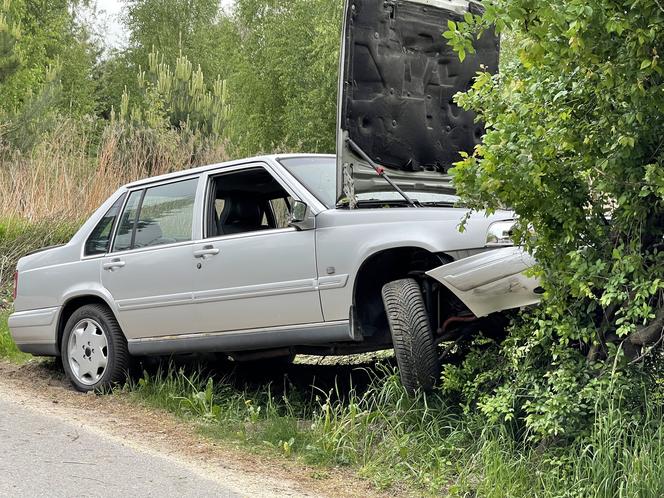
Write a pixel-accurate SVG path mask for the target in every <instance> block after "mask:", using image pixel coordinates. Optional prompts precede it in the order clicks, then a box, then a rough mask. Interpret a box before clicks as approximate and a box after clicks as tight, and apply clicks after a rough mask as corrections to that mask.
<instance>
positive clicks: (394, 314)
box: [382, 278, 440, 394]
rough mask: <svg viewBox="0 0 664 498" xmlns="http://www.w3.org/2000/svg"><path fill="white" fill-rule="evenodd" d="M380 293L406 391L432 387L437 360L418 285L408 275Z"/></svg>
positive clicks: (435, 376)
mask: <svg viewBox="0 0 664 498" xmlns="http://www.w3.org/2000/svg"><path fill="white" fill-rule="evenodd" d="M382 294H383V304H384V305H385V312H386V313H387V320H388V323H389V326H390V332H391V333H392V343H393V345H394V354H395V356H396V358H397V364H398V365H399V373H400V376H401V383H402V384H403V386H404V388H405V389H406V391H407V392H408V393H409V394H415V393H416V392H417V391H418V390H421V391H425V392H430V391H432V390H433V389H434V387H436V384H437V382H438V377H439V375H440V364H439V362H438V354H437V351H436V343H435V342H434V337H433V333H432V331H431V324H430V323H429V315H428V314H427V310H426V308H425V307H424V299H423V298H422V291H421V289H420V286H419V285H418V283H417V281H416V280H414V279H412V278H406V279H403V280H395V281H394V282H389V283H387V284H385V286H384V287H383V292H382Z"/></svg>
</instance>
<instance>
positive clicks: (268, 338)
mask: <svg viewBox="0 0 664 498" xmlns="http://www.w3.org/2000/svg"><path fill="white" fill-rule="evenodd" d="M353 340H354V338H353V334H352V332H351V329H350V324H349V322H348V321H347V320H343V321H338V322H328V323H314V324H305V325H292V326H285V327H275V328H262V329H249V330H238V331H231V332H219V333H213V334H186V335H178V336H168V337H158V338H149V339H137V340H133V341H129V343H128V346H129V352H130V353H131V354H133V355H166V354H179V353H197V352H212V351H218V352H226V353H228V352H233V351H251V350H257V349H272V348H279V347H286V346H313V345H317V344H326V343H330V342H344V341H353Z"/></svg>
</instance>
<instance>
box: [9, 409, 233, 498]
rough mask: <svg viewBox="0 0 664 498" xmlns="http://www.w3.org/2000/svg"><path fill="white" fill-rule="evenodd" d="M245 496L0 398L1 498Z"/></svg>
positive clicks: (78, 424)
mask: <svg viewBox="0 0 664 498" xmlns="http://www.w3.org/2000/svg"><path fill="white" fill-rule="evenodd" d="M23 496H26V497H41V496H43V497H49V498H55V497H71V496H86V497H105V496H113V497H117V496H126V497H131V496H140V497H150V496H154V497H170V496H174V497H189V496H191V497H207V496H210V497H212V496H214V497H230V496H241V495H240V494H237V493H236V492H234V491H233V490H231V489H230V488H228V487H226V486H225V485H224V484H223V483H221V482H218V481H215V480H212V479H209V478H207V477H206V476H205V475H201V473H198V472H196V471H195V470H192V469H190V468H188V467H186V466H184V465H183V464H181V463H179V462H177V461H174V460H172V459H169V458H165V457H161V456H157V455H154V454H151V453H147V452H142V451H141V450H139V449H135V448H133V447H130V446H128V445H124V444H123V443H122V442H121V441H118V440H115V439H112V438H110V437H108V436H106V435H104V434H103V433H100V432H99V431H95V430H92V429H89V428H86V426H85V424H84V423H81V422H70V421H66V420H62V418H59V417H57V416H55V415H51V414H48V413H43V412H42V413H40V412H38V411H36V410H34V409H31V408H27V407H25V406H23V405H22V404H19V403H18V402H16V401H14V400H12V399H7V398H5V397H0V497H23Z"/></svg>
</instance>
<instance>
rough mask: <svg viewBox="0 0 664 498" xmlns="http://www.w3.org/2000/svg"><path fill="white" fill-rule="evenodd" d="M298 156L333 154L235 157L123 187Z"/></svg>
mask: <svg viewBox="0 0 664 498" xmlns="http://www.w3.org/2000/svg"><path fill="white" fill-rule="evenodd" d="M299 157H319V158H324V157H325V158H334V157H335V156H334V154H269V155H262V156H254V157H247V158H245V159H236V160H233V161H225V162H222V163H215V164H208V165H206V166H199V167H197V168H190V169H185V170H181V171H174V172H173V173H168V174H166V175H159V176H153V177H150V178H143V179H141V180H137V181H135V182H131V183H128V184H126V185H124V188H134V187H139V186H141V185H145V184H149V183H153V182H159V181H162V180H170V179H174V178H179V177H181V176H189V175H195V174H200V173H205V172H206V171H209V170H213V169H218V168H226V167H231V166H238V165H241V164H248V163H256V162H270V163H273V162H275V161H277V160H279V159H290V158H299Z"/></svg>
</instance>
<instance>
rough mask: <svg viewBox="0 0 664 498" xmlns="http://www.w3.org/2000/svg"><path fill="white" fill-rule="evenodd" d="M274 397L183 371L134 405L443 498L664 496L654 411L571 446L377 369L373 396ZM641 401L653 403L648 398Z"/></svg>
mask: <svg viewBox="0 0 664 498" xmlns="http://www.w3.org/2000/svg"><path fill="white" fill-rule="evenodd" d="M279 391H280V392H279V394H278V395H277V394H276V393H275V390H274V388H273V387H272V386H269V385H268V386H261V387H260V388H256V389H255V390H246V389H245V390H238V389H234V388H233V387H231V386H230V385H229V384H227V383H225V382H224V381H223V379H222V380H218V381H217V382H215V381H213V380H212V379H211V378H206V376H204V375H201V374H196V373H195V374H191V375H189V376H188V375H186V374H185V373H184V372H182V371H173V370H170V371H168V372H159V373H157V374H155V375H152V376H149V375H146V376H145V377H144V378H143V379H141V380H140V381H139V382H138V384H136V385H134V386H133V389H132V393H133V395H134V396H136V397H137V398H139V399H141V400H143V401H145V402H147V403H149V404H152V405H154V406H159V407H161V408H164V409H167V410H169V411H172V412H174V413H177V414H179V415H181V416H183V417H186V418H190V419H193V420H195V421H197V422H199V423H200V424H201V427H202V430H203V431H204V432H205V433H206V434H208V435H210V436H211V437H217V438H222V439H230V440H232V441H234V442H240V443H242V444H244V445H246V446H247V447H249V448H253V449H256V450H259V451H266V450H267V451H273V452H277V453H281V454H283V455H285V456H287V457H296V458H300V459H302V460H304V461H305V462H307V463H315V464H320V465H328V466H329V465H348V466H351V467H353V468H355V469H357V470H358V472H359V473H360V474H362V475H364V476H365V477H367V478H368V479H370V480H372V481H373V482H374V483H375V484H377V485H378V486H381V487H385V488H391V489H392V490H393V491H395V492H398V491H399V490H402V489H403V488H407V489H411V490H413V489H414V490H420V491H424V492H426V493H432V494H437V495H444V496H481V497H563V496H565V497H584V498H585V497H598V498H609V497H611V498H614V497H615V498H618V497H659V496H662V495H663V494H664V428H663V427H662V426H661V424H660V421H661V414H660V413H658V412H657V411H656V410H655V409H654V408H652V407H650V405H649V404H646V406H648V407H649V408H648V409H647V410H646V412H645V414H644V415H643V416H641V417H635V416H634V414H632V413H630V412H629V410H627V409H625V408H624V407H619V406H614V407H612V408H611V409H610V410H609V411H607V412H605V413H602V414H600V415H598V416H597V418H596V419H595V423H594V424H593V429H592V431H591V433H590V434H589V435H588V436H587V437H586V438H584V439H583V440H582V441H579V442H577V443H575V444H573V445H572V446H563V447H555V446H553V447H550V448H542V447H540V446H536V447H532V446H530V445H528V444H527V443H524V442H518V441H517V440H516V439H515V438H514V436H513V435H510V434H508V433H506V432H504V431H503V430H501V429H499V428H496V427H486V426H485V425H483V423H482V422H481V421H480V420H479V419H478V418H475V417H473V416H472V415H470V416H469V415H462V414H461V413H460V412H458V411H457V410H455V409H454V407H450V406H449V405H448V404H447V403H446V401H445V400H444V399H442V398H441V397H438V396H429V397H427V396H424V395H420V396H418V397H416V398H409V397H408V396H407V395H406V394H405V392H404V390H403V388H402V387H401V385H400V383H399V381H398V376H397V375H396V372H395V371H393V370H392V369H391V368H387V367H382V368H379V369H378V371H377V373H375V374H374V377H373V381H372V382H371V384H370V385H369V387H368V388H367V389H366V390H364V391H362V392H360V391H357V390H355V389H351V390H350V391H349V392H345V393H340V392H337V391H336V390H332V391H330V392H320V391H317V390H316V388H312V391H311V392H310V393H307V395H303V393H302V392H297V391H296V392H289V391H288V390H287V389H286V390H285V391H284V390H279ZM644 395H645V393H644Z"/></svg>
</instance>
